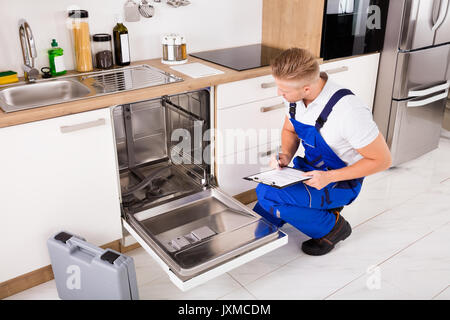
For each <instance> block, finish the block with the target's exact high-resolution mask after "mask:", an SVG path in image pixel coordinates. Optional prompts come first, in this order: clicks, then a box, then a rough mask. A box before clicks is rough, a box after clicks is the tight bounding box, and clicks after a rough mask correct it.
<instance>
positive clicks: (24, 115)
mask: <svg viewBox="0 0 450 320" xmlns="http://www.w3.org/2000/svg"><path fill="white" fill-rule="evenodd" d="M192 62H201V63H202V64H205V65H208V66H210V67H213V68H216V69H219V70H221V71H223V72H224V73H223V74H220V75H215V76H209V77H203V78H197V79H194V78H191V77H189V76H187V75H185V74H183V73H179V72H177V71H175V70H173V69H171V68H170V66H169V65H165V64H163V63H161V59H160V58H158V59H152V60H141V61H136V62H133V63H132V65H141V64H148V65H150V66H153V67H156V68H158V69H161V70H164V71H166V72H169V73H172V74H174V75H176V76H179V77H181V78H183V79H184V81H181V82H177V83H172V84H165V85H160V86H155V87H149V88H143V89H137V90H132V91H126V92H119V93H114V94H108V95H104V96H100V97H95V98H87V99H82V100H77V101H72V102H65V103H59V104H54V105H49V106H45V107H39V108H34V109H28V110H23V111H16V112H11V113H6V112H3V111H2V110H1V109H0V128H3V127H8V126H13V125H18V124H23V123H28V122H33V121H39V120H45V119H51V118H56V117H60V116H65V115H69V114H75V113H80V112H85V111H90V110H95V109H100V108H105V107H110V106H114V105H120V104H125V103H131V102H137V101H142V100H147V99H151V98H156V97H160V96H163V95H170V94H175V93H181V92H186V91H191V90H196V89H201V88H205V87H209V86H216V85H219V84H222V83H227V82H233V81H238V80H244V79H250V78H255V77H259V76H265V75H269V74H270V67H269V66H267V67H262V68H255V69H250V70H245V71H236V70H233V69H229V68H226V67H222V66H219V65H217V64H214V63H210V62H208V61H204V60H201V59H198V58H195V57H191V56H189V57H188V62H187V63H192Z"/></svg>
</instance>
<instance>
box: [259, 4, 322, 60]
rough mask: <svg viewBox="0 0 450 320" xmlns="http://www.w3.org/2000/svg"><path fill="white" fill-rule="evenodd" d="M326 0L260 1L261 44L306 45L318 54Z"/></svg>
mask: <svg viewBox="0 0 450 320" xmlns="http://www.w3.org/2000/svg"><path fill="white" fill-rule="evenodd" d="M324 6H325V0H289V1H279V0H263V13H262V44H264V45H267V46H270V47H275V48H281V49H288V48H290V47H298V48H308V49H309V50H310V51H311V52H312V53H313V55H314V56H315V57H319V56H320V43H321V41H322V21H323V11H324Z"/></svg>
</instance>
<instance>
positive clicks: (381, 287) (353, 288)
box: [326, 269, 415, 300]
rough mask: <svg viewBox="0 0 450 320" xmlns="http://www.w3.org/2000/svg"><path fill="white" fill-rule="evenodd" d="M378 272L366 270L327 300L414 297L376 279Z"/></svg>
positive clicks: (407, 298) (403, 298)
mask: <svg viewBox="0 0 450 320" xmlns="http://www.w3.org/2000/svg"><path fill="white" fill-rule="evenodd" d="M377 273H378V271H374V270H373V269H370V270H368V272H367V274H366V275H364V276H361V277H360V278H357V279H356V280H355V281H353V282H351V283H349V284H348V285H346V286H345V287H344V288H342V289H341V290H339V291H337V292H335V293H334V294H332V295H330V296H328V297H327V298H326V299H327V300H411V299H414V298H415V297H414V296H412V295H410V294H409V293H408V292H406V291H402V290H400V289H399V288H397V287H395V286H393V285H392V284H390V283H389V282H387V281H383V280H382V279H378V278H377V276H378V274H377Z"/></svg>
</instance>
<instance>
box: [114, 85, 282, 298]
mask: <svg viewBox="0 0 450 320" xmlns="http://www.w3.org/2000/svg"><path fill="white" fill-rule="evenodd" d="M212 96H213V94H212V93H211V90H210V88H205V89H201V90H196V91H190V92H184V93H180V94H175V95H169V96H163V97H158V98H155V99H151V100H146V101H141V102H136V103H131V104H124V105H119V106H115V107H113V108H112V116H113V119H114V120H113V124H114V125H113V128H114V136H115V144H116V148H117V158H116V159H117V168H118V176H119V180H120V189H121V194H120V196H121V199H120V200H121V211H122V212H121V214H122V224H123V227H124V228H125V229H126V230H127V231H128V232H129V233H130V234H131V235H132V236H133V237H134V238H135V239H136V241H137V242H138V243H139V244H140V245H141V246H142V247H143V248H144V249H145V250H146V251H147V252H148V253H149V254H150V255H151V256H152V257H153V258H154V259H155V260H156V261H157V262H158V263H159V265H160V266H161V267H162V268H163V269H164V270H165V272H166V273H167V274H168V275H169V278H170V280H171V281H172V282H173V283H174V284H175V285H176V286H177V287H178V288H179V289H181V290H182V291H185V290H188V289H191V288H193V287H195V286H197V285H199V284H202V283H204V282H206V281H209V280H211V279H213V278H215V277H217V276H219V275H221V274H223V273H225V272H228V271H230V270H231V269H233V268H236V267H238V266H240V265H242V264H245V263H247V262H249V261H251V260H253V259H255V258H257V257H260V256H262V255H264V254H266V253H268V252H270V251H272V250H274V249H276V248H279V247H281V246H283V245H284V244H286V243H287V241H288V236H287V235H286V234H285V233H284V232H283V231H281V230H280V229H279V228H277V227H276V226H274V225H273V224H271V223H270V222H268V221H267V220H265V219H263V218H262V217H261V216H259V215H258V214H256V213H255V212H254V211H252V210H251V209H250V208H248V207H247V206H245V205H244V204H242V203H240V202H239V201H237V200H236V199H234V198H233V197H231V196H229V195H227V194H226V193H225V192H223V191H222V190H220V188H219V187H218V186H217V184H216V180H215V177H214V174H213V173H214V134H213V133H214V126H213V124H214V108H210V106H211V105H212V103H211V102H212V101H214V100H213V97H212Z"/></svg>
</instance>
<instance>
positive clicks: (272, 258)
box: [8, 133, 450, 300]
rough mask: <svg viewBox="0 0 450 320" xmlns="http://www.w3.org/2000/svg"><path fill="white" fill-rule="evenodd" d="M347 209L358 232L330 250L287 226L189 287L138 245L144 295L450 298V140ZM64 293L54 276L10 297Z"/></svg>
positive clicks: (368, 184) (380, 179)
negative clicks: (234, 264)
mask: <svg viewBox="0 0 450 320" xmlns="http://www.w3.org/2000/svg"><path fill="white" fill-rule="evenodd" d="M447 134H448V133H447ZM250 206H252V205H250ZM342 215H343V216H344V217H345V218H346V219H347V220H348V221H349V222H350V224H351V225H352V226H353V233H352V235H351V236H350V237H349V238H348V239H347V240H346V241H344V242H341V243H340V244H338V245H337V246H336V248H335V249H334V250H333V251H331V252H330V253H329V254H327V255H325V256H321V257H311V256H307V255H305V254H304V253H302V252H301V250H300V247H299V244H300V243H301V242H302V241H304V240H306V239H307V237H306V236H305V235H304V234H302V233H301V232H299V231H297V230H296V229H294V228H293V227H292V226H290V225H286V226H284V227H283V228H282V229H283V230H284V231H285V232H287V233H288V235H289V243H288V244H287V245H285V246H284V247H282V248H280V249H278V250H276V251H274V252H271V253H269V254H267V255H265V256H263V257H260V258H259V259H256V260H254V261H252V262H250V263H247V264H246V265H244V266H241V267H239V268H237V269H234V270H232V271H231V272H229V273H226V274H224V275H222V276H220V277H218V278H216V279H214V280H212V281H209V282H208V283H206V284H204V285H201V286H199V287H197V288H194V289H192V290H190V291H188V292H181V291H180V290H178V289H177V288H176V287H175V286H174V285H173V284H172V283H171V282H170V280H169V278H168V277H167V276H166V275H165V273H164V272H163V271H162V270H161V269H160V268H159V266H158V265H157V264H156V263H155V262H154V261H153V260H152V259H151V258H150V257H149V256H148V255H147V254H146V253H145V251H144V250H143V249H142V248H140V249H136V250H133V251H132V252H129V253H128V255H130V256H132V257H133V258H134V259H135V265H136V271H137V278H138V285H139V294H140V298H141V299H446V300H448V299H450V287H449V285H450V245H449V243H450V223H449V222H450V139H448V138H445V137H443V138H441V140H440V145H439V148H438V149H436V150H434V151H432V152H430V153H428V154H426V155H424V156H422V157H420V158H418V159H416V160H413V161H410V162H408V163H406V164H403V165H400V166H398V167H396V168H393V169H390V170H388V171H385V172H382V173H378V174H375V175H373V176H370V177H367V178H366V180H365V182H364V186H363V189H362V191H361V194H360V196H359V197H358V198H357V200H356V201H355V202H354V203H353V204H352V205H350V206H349V207H346V208H345V209H344V210H343V212H342ZM57 298H58V296H57V292H56V287H55V282H54V281H49V282H47V283H45V284H42V285H39V286H37V287H34V288H31V289H29V290H26V291H24V292H21V293H19V294H16V295H14V296H11V297H9V298H8V299H57Z"/></svg>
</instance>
